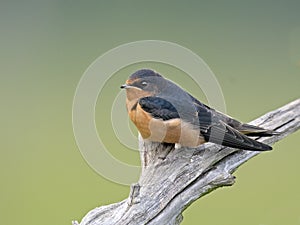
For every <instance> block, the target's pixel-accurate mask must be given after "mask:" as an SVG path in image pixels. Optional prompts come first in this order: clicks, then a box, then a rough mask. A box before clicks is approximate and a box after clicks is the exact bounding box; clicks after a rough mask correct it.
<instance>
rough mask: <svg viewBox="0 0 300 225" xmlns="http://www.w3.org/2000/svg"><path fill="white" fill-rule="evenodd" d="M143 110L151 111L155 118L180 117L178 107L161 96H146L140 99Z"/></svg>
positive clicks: (168, 118)
mask: <svg viewBox="0 0 300 225" xmlns="http://www.w3.org/2000/svg"><path fill="white" fill-rule="evenodd" d="M138 103H139V105H140V106H141V108H142V109H143V110H145V111H146V112H148V113H150V114H151V116H152V117H153V118H155V119H162V120H170V119H175V118H179V114H178V112H177V110H176V108H175V107H174V106H173V105H172V104H171V103H170V102H169V101H167V100H165V99H163V98H160V97H153V96H149V97H144V98H141V99H140V100H139V102H138Z"/></svg>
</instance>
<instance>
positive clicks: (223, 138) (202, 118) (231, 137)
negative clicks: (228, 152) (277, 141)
mask: <svg viewBox="0 0 300 225" xmlns="http://www.w3.org/2000/svg"><path fill="white" fill-rule="evenodd" d="M172 103H173V104H172ZM172 103H171V102H170V101H167V100H166V99H164V98H160V97H153V96H150V97H144V98H141V99H140V100H139V105H140V106H141V108H142V109H143V110H145V111H146V112H148V113H150V114H151V116H152V117H154V118H156V119H162V120H164V121H165V120H170V119H175V118H181V119H183V120H185V121H186V122H189V123H190V124H192V125H194V126H197V127H198V128H199V129H200V134H201V135H202V136H203V137H204V139H205V140H206V141H209V142H213V143H217V144H220V145H224V146H228V147H233V148H240V149H246V150H256V151H265V150H270V149H272V148H271V147H270V146H268V145H266V144H263V143H260V142H258V141H255V140H253V139H251V138H249V137H247V136H246V135H244V134H242V133H241V132H239V131H238V130H236V129H234V128H233V127H231V126H230V125H228V124H227V123H226V121H224V118H226V117H223V116H220V115H219V113H218V112H216V111H215V110H213V109H211V108H210V107H208V106H206V105H204V104H202V103H201V102H199V101H191V102H189V104H194V106H195V110H196V112H197V119H198V121H197V124H196V123H195V121H194V119H189V117H188V116H187V115H184V118H182V117H181V116H182V114H183V113H182V112H180V113H178V111H184V110H182V109H180V110H178V109H177V108H176V107H175V106H174V104H177V102H176V100H174V101H172ZM222 115H223V114H222ZM224 116H225V115H224ZM191 117H192V115H191Z"/></svg>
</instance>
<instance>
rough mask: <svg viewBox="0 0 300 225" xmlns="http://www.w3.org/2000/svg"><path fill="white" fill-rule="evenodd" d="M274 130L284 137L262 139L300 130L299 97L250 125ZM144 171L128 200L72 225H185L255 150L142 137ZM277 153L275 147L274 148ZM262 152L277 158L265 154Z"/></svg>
mask: <svg viewBox="0 0 300 225" xmlns="http://www.w3.org/2000/svg"><path fill="white" fill-rule="evenodd" d="M251 124H253V125H258V126H262V127H264V128H269V129H274V130H276V131H279V132H281V133H280V134H279V135H276V136H271V137H264V138H260V139H259V141H261V142H264V143H266V144H269V145H272V144H274V143H275V142H277V141H279V140H281V139H283V138H284V137H286V136H288V135H289V134H291V133H293V132H295V131H297V130H298V129H299V127H300V99H297V100H295V101H293V102H291V103H289V104H287V105H285V106H283V107H281V108H279V109H276V110H274V111H272V112H269V113H267V114H265V115H263V116H261V117H260V118H258V119H256V120H254V121H252V122H251ZM139 145H140V155H141V163H142V173H141V176H140V179H139V181H138V183H136V184H132V185H131V188H130V194H129V197H128V198H127V199H125V200H123V201H121V202H119V203H115V204H111V205H107V206H101V207H98V208H95V209H93V210H91V211H90V212H89V213H88V214H87V215H86V216H85V217H84V218H83V219H82V221H81V223H78V222H77V221H73V225H79V224H80V225H100V224H105V225H112V224H121V225H123V224H124V225H125V224H126V225H127V224H128V225H129V224H132V225H139V224H149V225H153V224H160V225H164V224H166V225H167V224H170V225H174V224H180V222H181V221H182V219H183V217H182V212H183V211H184V209H185V208H187V207H188V206H189V205H190V204H191V203H192V202H194V201H196V200H197V199H198V198H200V197H202V196H204V195H206V194H208V193H209V192H211V191H213V190H214V189H216V188H219V187H222V186H229V185H233V184H234V180H235V177H234V176H233V175H232V174H233V172H234V171H235V170H236V169H237V168H238V167H239V166H240V165H241V164H243V163H245V162H246V161H247V160H249V159H250V158H252V157H254V156H256V155H258V154H260V152H256V151H245V150H238V149H233V148H228V147H222V146H219V145H216V144H211V143H207V144H204V145H201V146H200V147H199V148H197V149H191V148H175V147H174V146H173V145H164V144H160V143H152V142H144V141H143V139H142V138H139ZM275 150H276V149H275ZM263 154H272V151H271V152H265V153H263Z"/></svg>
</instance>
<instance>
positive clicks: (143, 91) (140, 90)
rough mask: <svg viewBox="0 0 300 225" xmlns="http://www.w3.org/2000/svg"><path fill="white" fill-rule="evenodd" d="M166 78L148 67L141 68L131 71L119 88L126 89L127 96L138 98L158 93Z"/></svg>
mask: <svg viewBox="0 0 300 225" xmlns="http://www.w3.org/2000/svg"><path fill="white" fill-rule="evenodd" d="M165 82H166V80H165V79H164V78H163V77H162V76H161V75H160V74H158V73H157V72H155V71H153V70H150V69H141V70H138V71H136V72H135V73H133V74H132V75H131V76H130V77H129V78H128V80H126V83H125V84H123V85H122V86H121V88H124V89H126V92H127V98H128V99H129V100H131V99H138V98H142V97H146V96H153V95H156V94H158V93H159V92H160V91H161V90H162V88H163V86H164V85H165Z"/></svg>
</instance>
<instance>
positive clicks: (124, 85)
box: [120, 84, 129, 89]
mask: <svg viewBox="0 0 300 225" xmlns="http://www.w3.org/2000/svg"><path fill="white" fill-rule="evenodd" d="M128 87H129V85H128V84H123V85H121V87H120V88H122V89H123V88H128Z"/></svg>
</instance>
